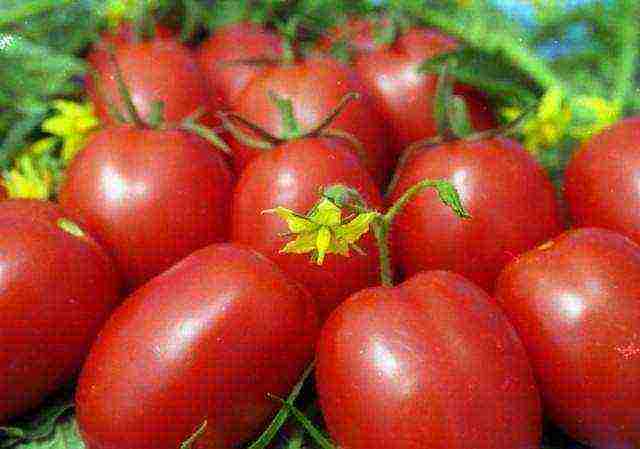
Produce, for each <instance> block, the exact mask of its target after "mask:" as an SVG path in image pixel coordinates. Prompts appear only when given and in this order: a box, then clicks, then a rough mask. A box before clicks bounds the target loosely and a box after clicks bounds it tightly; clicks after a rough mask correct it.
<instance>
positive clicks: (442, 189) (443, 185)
mask: <svg viewBox="0 0 640 449" xmlns="http://www.w3.org/2000/svg"><path fill="white" fill-rule="evenodd" d="M434 187H435V189H436V191H437V192H438V197H439V198H440V201H442V202H443V203H444V205H446V206H449V207H450V208H451V210H453V212H455V214H456V215H458V216H459V217H461V218H471V214H469V212H467V210H466V209H465V208H464V206H463V205H462V201H461V200H460V195H459V194H458V191H457V190H456V188H455V187H454V185H453V184H451V183H450V182H449V181H437V182H436V183H435V185H434Z"/></svg>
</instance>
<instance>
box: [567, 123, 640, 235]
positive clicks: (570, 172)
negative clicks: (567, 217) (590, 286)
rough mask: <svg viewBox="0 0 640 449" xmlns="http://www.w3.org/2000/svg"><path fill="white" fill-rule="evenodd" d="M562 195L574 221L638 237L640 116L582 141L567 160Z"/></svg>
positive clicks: (639, 216) (580, 224) (639, 223)
mask: <svg viewBox="0 0 640 449" xmlns="http://www.w3.org/2000/svg"><path fill="white" fill-rule="evenodd" d="M565 197H566V198H567V201H568V203H569V209H570V212H571V215H572V217H573V220H574V222H575V224H576V226H598V227H602V228H607V229H611V230H614V231H618V232H621V233H622V234H625V235H627V236H628V237H631V238H632V239H633V240H635V241H636V242H637V243H640V117H631V118H627V119H625V120H622V121H621V122H619V123H617V124H616V125H614V126H613V127H611V128H609V129H607V130H605V131H603V132H601V133H600V134H598V135H596V136H594V137H593V138H591V140H589V141H588V142H586V143H584V144H583V145H582V147H581V148H580V149H579V150H578V151H577V152H576V154H575V155H574V156H573V158H572V160H571V161H570V163H569V165H568V166H567V170H566V177H565Z"/></svg>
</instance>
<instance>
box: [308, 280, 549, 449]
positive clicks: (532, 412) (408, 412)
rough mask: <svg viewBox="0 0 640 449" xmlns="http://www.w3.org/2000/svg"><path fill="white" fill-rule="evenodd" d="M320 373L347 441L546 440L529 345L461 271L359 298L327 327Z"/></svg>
mask: <svg viewBox="0 0 640 449" xmlns="http://www.w3.org/2000/svg"><path fill="white" fill-rule="evenodd" d="M316 379H317V387H318V393H319V396H320V405H321V408H322V412H323V415H324V417H325V421H326V423H327V427H328V429H329V431H330V433H331V435H332V436H333V437H334V438H335V439H336V441H337V442H338V444H339V445H340V446H341V447H345V448H350V449H422V448H429V449H453V448H455V449H467V448H473V449H538V448H539V447H540V437H541V428H540V427H541V417H540V415H541V413H540V400H539V397H538V392H537V389H536V386H535V381H534V378H533V373H532V371H531V367H530V365H529V362H528V360H527V357H526V354H525V350H524V348H523V347H522V343H521V342H520V341H519V339H518V337H517V335H516V333H515V332H514V330H513V328H512V327H511V325H510V324H509V323H508V321H507V319H506V317H505V316H504V315H503V313H502V312H501V311H500V309H499V308H498V307H497V305H496V304H495V303H494V302H493V301H492V300H491V299H490V298H489V297H488V296H487V294H486V293H484V292H483V291H482V290H481V289H480V288H478V287H476V286H475V285H473V284H472V283H471V282H469V281H467V280H466V279H464V278H463V277H462V276H459V275H456V274H453V273H448V272H433V271H431V272H424V273H421V274H418V275H416V276H415V277H413V278H411V279H410V280H408V281H406V282H404V283H403V284H400V285H399V286H397V287H395V288H389V287H377V288H370V289H366V290H363V291H360V292H358V293H357V294H355V295H353V296H352V297H350V298H349V299H348V300H347V301H345V302H344V303H343V304H342V305H340V306H339V307H338V308H337V309H336V310H335V312H334V313H333V314H332V315H331V316H330V318H329V320H328V321H327V322H326V324H325V325H324V327H323V329H322V333H321V336H320V340H319V342H318V365H317V371H316Z"/></svg>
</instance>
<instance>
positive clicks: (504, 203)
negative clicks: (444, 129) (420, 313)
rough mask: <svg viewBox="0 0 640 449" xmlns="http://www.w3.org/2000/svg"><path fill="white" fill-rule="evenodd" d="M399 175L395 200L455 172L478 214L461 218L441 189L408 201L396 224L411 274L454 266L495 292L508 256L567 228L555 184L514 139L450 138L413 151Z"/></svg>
mask: <svg viewBox="0 0 640 449" xmlns="http://www.w3.org/2000/svg"><path fill="white" fill-rule="evenodd" d="M399 175H400V176H399V181H398V184H397V185H396V188H395V189H394V190H393V192H392V193H391V196H390V199H391V200H392V201H394V200H396V199H397V198H398V197H399V196H400V195H401V194H402V193H403V192H404V191H405V190H406V189H407V188H409V187H410V186H412V185H413V184H415V183H417V182H419V181H420V180H422V179H424V178H431V179H448V180H449V181H450V182H451V183H452V184H453V185H454V186H455V187H456V189H457V190H458V192H459V193H460V198H461V200H462V204H463V205H464V206H465V208H466V209H467V210H468V211H469V212H470V214H471V216H472V217H471V219H468V220H461V219H460V218H458V217H457V216H456V215H455V214H453V213H452V212H451V210H450V209H449V208H448V207H446V206H445V205H443V204H442V203H441V201H440V200H439V199H438V197H437V195H436V194H435V193H434V192H425V193H423V194H421V195H420V196H418V197H416V198H415V199H414V200H413V201H412V202H411V203H409V204H408V206H407V207H406V208H405V209H404V211H403V212H401V213H400V214H399V215H398V216H397V218H396V221H395V223H394V226H393V228H392V234H393V235H392V239H393V243H394V245H395V251H394V255H395V257H396V259H397V262H398V264H399V266H400V268H401V269H402V270H404V271H405V273H406V274H407V275H412V274H414V273H417V272H418V271H421V270H431V269H446V270H451V271H455V272H457V273H460V274H462V275H464V276H466V277H468V278H469V279H470V280H472V281H474V282H476V283H477V284H478V285H480V286H481V287H483V288H485V289H486V290H487V291H489V292H490V291H492V289H493V285H494V282H495V279H496V277H497V276H498V274H499V273H500V270H501V269H502V268H503V267H504V266H505V265H506V264H507V262H509V261H510V260H511V259H512V258H513V257H515V256H517V255H518V254H520V253H522V252H524V251H526V250H528V249H531V248H533V247H534V246H535V245H537V244H538V243H541V242H543V241H544V240H546V239H548V238H551V237H553V236H555V235H557V234H559V233H560V232H562V224H561V222H560V218H559V217H560V215H559V209H558V206H557V201H556V198H555V193H554V188H553V185H552V184H551V182H550V181H549V179H548V177H547V176H546V174H545V173H544V171H543V169H542V167H540V166H539V165H538V164H537V163H536V161H535V160H534V159H533V157H531V156H530V155H529V154H528V153H527V152H526V151H525V150H524V149H523V148H522V147H521V146H520V145H519V144H517V143H516V142H514V141H510V140H507V139H491V140H482V141H463V140H460V141H455V142H451V143H447V144H443V145H440V146H438V147H435V148H431V149H427V150H423V151H422V152H420V153H418V154H416V155H415V156H414V157H413V158H410V160H409V161H408V162H407V164H406V165H405V166H404V167H403V168H402V170H401V171H400V173H399Z"/></svg>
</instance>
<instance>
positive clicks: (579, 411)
mask: <svg viewBox="0 0 640 449" xmlns="http://www.w3.org/2000/svg"><path fill="white" fill-rule="evenodd" d="M496 299H497V300H498V301H499V303H500V305H501V306H502V308H503V309H504V311H505V312H506V313H507V316H508V317H509V319H510V320H511V323H512V324H513V325H514V327H515V328H516V330H517V332H518V333H519V335H520V337H521V338H522V342H523V344H524V346H525V348H526V349H527V352H528V355H529V359H530V360H531V364H532V366H533V369H534V372H535V374H536V378H537V380H538V385H539V386H540V392H541V394H542V398H543V402H544V404H545V409H546V411H547V413H548V414H549V416H550V417H551V419H553V420H554V421H555V422H556V423H557V424H559V425H560V426H562V427H563V428H564V429H565V430H566V431H567V432H569V434H571V435H572V436H573V437H575V438H577V439H579V440H582V441H585V442H588V443H589V444H591V445H593V446H594V447H596V448H606V449H636V448H637V447H638V444H640V388H638V384H637V379H639V378H640V247H638V246H637V245H636V244H634V243H633V242H632V241H631V240H629V239H627V238H625V237H623V236H622V235H619V234H617V233H614V232H612V231H607V230H604V229H597V228H584V229H577V230H573V231H569V232H567V233H565V234H562V235H561V236H559V237H557V238H556V239H554V240H552V241H551V242H549V243H547V244H544V245H542V246H540V247H538V248H536V249H534V250H532V251H530V252H527V253H525V254H523V255H522V256H521V257H519V258H518V259H516V260H515V261H513V262H512V263H511V264H509V265H508V266H507V267H506V268H505V270H504V272H503V273H502V274H501V275H500V278H499V280H498V283H497V289H496Z"/></svg>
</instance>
